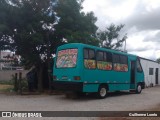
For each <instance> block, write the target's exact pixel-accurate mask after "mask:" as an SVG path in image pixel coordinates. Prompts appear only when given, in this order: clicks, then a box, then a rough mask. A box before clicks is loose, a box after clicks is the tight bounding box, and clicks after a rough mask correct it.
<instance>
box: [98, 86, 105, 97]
mask: <svg viewBox="0 0 160 120" xmlns="http://www.w3.org/2000/svg"><path fill="white" fill-rule="evenodd" d="M97 97H98V98H100V99H103V98H106V97H107V89H106V86H104V85H101V86H100V87H99V89H98V92H97Z"/></svg>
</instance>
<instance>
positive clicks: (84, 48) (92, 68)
mask: <svg viewBox="0 0 160 120" xmlns="http://www.w3.org/2000/svg"><path fill="white" fill-rule="evenodd" d="M85 49H86V50H88V55H89V50H93V51H94V59H87V58H84V50H85ZM88 57H89V56H88ZM85 59H87V60H95V68H87V67H85V63H84V61H85ZM83 67H84V68H85V69H88V70H96V69H97V62H96V50H95V49H93V48H88V47H84V48H83Z"/></svg>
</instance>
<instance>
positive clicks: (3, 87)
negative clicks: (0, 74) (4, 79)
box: [0, 84, 13, 92]
mask: <svg viewBox="0 0 160 120" xmlns="http://www.w3.org/2000/svg"><path fill="white" fill-rule="evenodd" d="M11 89H13V85H5V84H0V92H7V91H10V90H11Z"/></svg>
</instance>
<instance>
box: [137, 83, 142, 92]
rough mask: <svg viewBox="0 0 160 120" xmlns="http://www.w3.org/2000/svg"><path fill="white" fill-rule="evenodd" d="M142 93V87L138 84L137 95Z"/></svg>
mask: <svg viewBox="0 0 160 120" xmlns="http://www.w3.org/2000/svg"><path fill="white" fill-rule="evenodd" d="M141 92H142V86H141V84H138V85H137V88H136V93H137V94H140V93H141Z"/></svg>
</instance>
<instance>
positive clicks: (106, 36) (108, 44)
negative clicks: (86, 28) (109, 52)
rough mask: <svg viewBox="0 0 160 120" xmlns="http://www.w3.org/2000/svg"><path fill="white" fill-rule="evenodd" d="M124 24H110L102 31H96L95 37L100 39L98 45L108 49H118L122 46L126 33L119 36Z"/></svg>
mask: <svg viewBox="0 0 160 120" xmlns="http://www.w3.org/2000/svg"><path fill="white" fill-rule="evenodd" d="M123 27H124V25H122V24H121V25H118V26H115V25H114V24H111V25H110V26H109V27H107V28H106V29H105V30H104V31H99V32H98V33H97V38H98V40H99V41H100V46H101V47H104V48H108V49H116V50H118V49H119V48H120V47H122V45H123V42H124V41H125V40H126V39H127V35H124V36H123V37H121V38H120V31H121V29H122V28H123Z"/></svg>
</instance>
